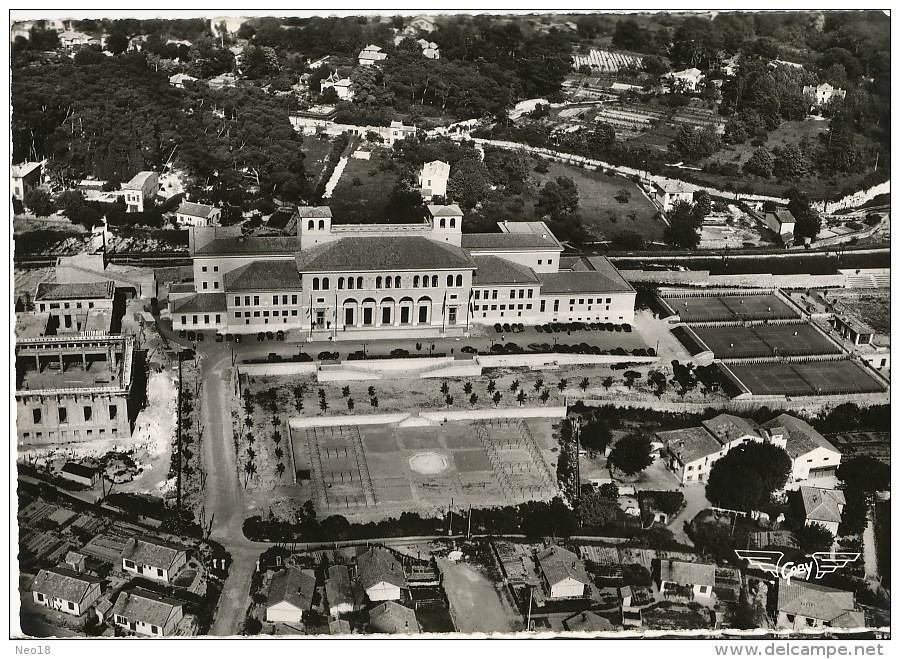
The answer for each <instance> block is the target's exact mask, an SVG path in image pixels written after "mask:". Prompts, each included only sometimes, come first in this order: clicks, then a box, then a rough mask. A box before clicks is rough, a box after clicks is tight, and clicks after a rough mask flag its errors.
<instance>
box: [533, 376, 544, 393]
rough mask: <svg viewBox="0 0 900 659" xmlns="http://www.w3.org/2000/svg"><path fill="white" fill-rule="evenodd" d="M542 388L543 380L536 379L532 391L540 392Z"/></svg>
mask: <svg viewBox="0 0 900 659" xmlns="http://www.w3.org/2000/svg"><path fill="white" fill-rule="evenodd" d="M543 386H544V379H543V378H538V379H537V380H535V381H534V391H535V392H538V391H540V390H541V387H543Z"/></svg>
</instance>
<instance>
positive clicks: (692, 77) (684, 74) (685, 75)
mask: <svg viewBox="0 0 900 659" xmlns="http://www.w3.org/2000/svg"><path fill="white" fill-rule="evenodd" d="M667 77H668V79H669V80H671V81H672V84H673V85H674V86H675V87H680V88H681V89H684V90H686V91H692V92H693V91H697V87H698V85H699V84H700V81H701V80H702V79H703V73H702V72H701V71H700V69H695V68H690V69H684V70H683V71H674V72H673V73H670V74H668V76H667Z"/></svg>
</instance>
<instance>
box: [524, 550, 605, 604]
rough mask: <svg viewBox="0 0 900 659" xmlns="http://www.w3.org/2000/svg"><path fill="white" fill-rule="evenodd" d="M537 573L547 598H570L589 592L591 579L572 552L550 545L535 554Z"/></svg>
mask: <svg viewBox="0 0 900 659" xmlns="http://www.w3.org/2000/svg"><path fill="white" fill-rule="evenodd" d="M534 558H535V562H536V563H537V566H538V573H539V574H540V577H541V582H542V584H543V586H544V590H545V591H546V593H547V597H548V598H549V599H570V598H579V597H585V596H587V595H589V594H590V584H591V580H590V578H589V577H588V574H587V572H586V571H585V569H584V563H582V562H581V559H580V558H578V556H576V555H575V554H574V553H572V552H570V551H569V550H568V549H563V548H562V547H556V546H551V547H547V548H546V549H543V550H541V551H539V552H538V553H537V554H536V555H535V557H534Z"/></svg>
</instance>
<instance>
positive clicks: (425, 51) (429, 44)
mask: <svg viewBox="0 0 900 659" xmlns="http://www.w3.org/2000/svg"><path fill="white" fill-rule="evenodd" d="M416 43H417V44H419V48H421V49H422V57H425V58H427V59H440V58H441V50H440V48H438V45H437V44H436V43H435V42H433V41H428V40H427V39H417V40H416Z"/></svg>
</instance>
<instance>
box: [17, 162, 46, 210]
mask: <svg viewBox="0 0 900 659" xmlns="http://www.w3.org/2000/svg"><path fill="white" fill-rule="evenodd" d="M42 166H43V164H42V163H40V162H23V163H20V164H18V165H13V166H12V167H11V168H10V180H11V184H12V196H13V197H14V198H16V199H18V200H19V201H22V200H23V199H25V195H27V194H28V193H29V192H33V191H34V190H37V188H38V186H39V185H40V184H41V168H42Z"/></svg>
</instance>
